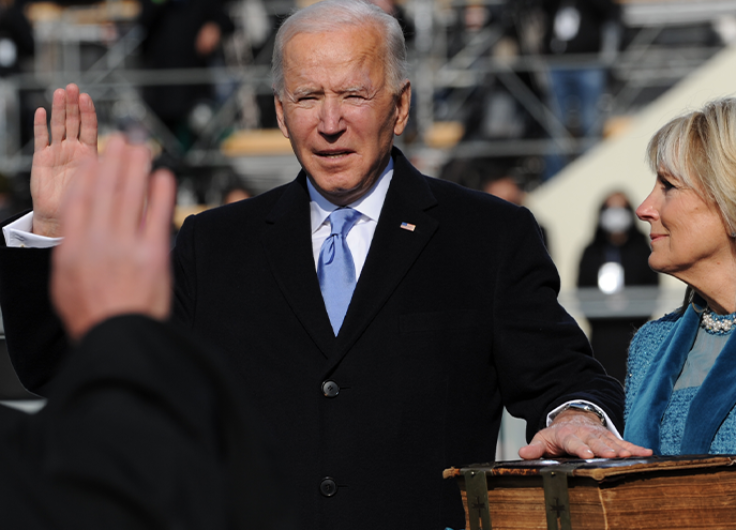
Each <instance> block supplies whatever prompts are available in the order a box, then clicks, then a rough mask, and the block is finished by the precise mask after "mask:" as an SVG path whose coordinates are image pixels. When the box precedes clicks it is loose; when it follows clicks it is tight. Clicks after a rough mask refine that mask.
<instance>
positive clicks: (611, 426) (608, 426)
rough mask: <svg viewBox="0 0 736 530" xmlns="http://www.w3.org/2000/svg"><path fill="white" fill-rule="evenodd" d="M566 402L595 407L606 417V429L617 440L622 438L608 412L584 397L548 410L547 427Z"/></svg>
mask: <svg viewBox="0 0 736 530" xmlns="http://www.w3.org/2000/svg"><path fill="white" fill-rule="evenodd" d="M568 403H587V404H588V405H590V406H591V407H595V408H596V410H597V411H598V412H600V413H601V414H602V415H603V417H604V418H605V419H606V429H608V430H609V431H611V432H612V433H613V434H614V435H615V436H616V437H617V438H618V439H619V440H623V437H622V436H621V434H620V433H619V432H618V429H617V428H616V426H615V425H614V424H613V422H612V421H611V418H609V417H608V414H606V411H605V410H603V409H602V408H600V407H599V406H598V405H596V404H595V403H591V402H590V401H588V400H586V399H573V400H571V401H567V402H565V403H563V404H562V405H560V406H559V407H557V408H556V409H555V410H553V411H552V412H550V413H549V414H547V427H549V426H550V425H551V424H552V419H553V418H554V417H555V416H556V415H557V413H559V412H560V411H561V410H562V409H563V408H565V405H567V404H568Z"/></svg>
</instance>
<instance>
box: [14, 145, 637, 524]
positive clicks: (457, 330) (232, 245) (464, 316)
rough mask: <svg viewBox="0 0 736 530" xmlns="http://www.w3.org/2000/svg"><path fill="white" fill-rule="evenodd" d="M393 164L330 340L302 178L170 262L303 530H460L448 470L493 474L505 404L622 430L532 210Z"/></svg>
mask: <svg viewBox="0 0 736 530" xmlns="http://www.w3.org/2000/svg"><path fill="white" fill-rule="evenodd" d="M393 157H394V164H395V170H394V176H393V179H392V182H391V185H390V187H389V190H388V194H387V196H386V201H385V203H384V206H383V210H382V212H381V216H380V219H379V222H378V225H377V228H376V232H375V235H374V238H373V241H372V243H371V247H370V250H369V253H368V256H367V259H366V262H365V266H364V268H363V270H362V273H361V275H360V278H359V281H358V284H357V287H356V289H355V293H354V295H353V299H352V302H351V304H350V307H349V309H348V312H347V315H346V317H345V321H344V324H343V327H342V329H341V331H340V334H339V335H338V336H337V337H335V336H334V334H333V332H332V328H331V327H330V322H329V319H328V317H327V313H326V310H325V307H324V303H323V301H322V297H321V293H320V290H319V283H318V280H317V274H316V270H315V264H314V258H313V251H312V243H311V229H310V214H309V195H308V191H307V187H306V176H305V175H304V173H302V174H300V175H299V176H298V177H297V179H296V180H295V181H294V182H292V183H290V184H287V185H285V186H282V187H280V188H277V189H275V190H273V191H270V192H268V193H265V194H263V195H260V196H258V197H255V198H253V199H249V200H246V201H242V202H240V203H235V204H232V205H228V206H225V207H222V208H217V209H214V210H210V211H207V212H204V213H202V214H199V215H197V216H194V217H190V218H189V219H187V221H186V222H185V223H184V225H183V226H182V229H181V231H180V233H179V236H178V240H177V244H176V248H175V250H174V253H173V263H174V272H175V296H176V303H175V313H176V319H177V320H178V321H179V322H180V323H183V324H184V325H185V326H187V327H188V328H191V329H193V330H195V331H196V332H197V333H198V334H200V335H201V336H203V337H205V338H206V339H207V340H209V341H210V342H212V343H214V344H216V345H217V346H219V348H220V349H221V350H223V351H224V352H225V355H226V356H227V357H228V361H229V362H230V366H231V367H232V370H234V371H235V372H236V373H237V374H238V375H239V376H240V377H241V379H242V384H243V386H244V388H245V390H246V392H247V393H248V395H249V396H250V399H251V400H252V403H253V404H255V408H256V410H257V411H258V412H259V413H260V416H261V421H262V427H263V431H264V433H265V434H266V435H267V436H270V437H271V441H272V445H273V447H274V448H275V452H276V453H277V454H280V455H281V459H282V460H283V463H285V464H286V465H287V467H288V469H289V472H290V479H289V481H288V483H287V484H283V490H284V491H283V493H284V495H283V499H282V500H283V502H284V503H285V505H289V506H293V507H295V508H296V509H297V512H298V513H299V516H300V520H301V523H302V525H303V527H304V528H307V529H314V530H344V529H347V528H349V529H351V530H360V529H365V530H375V529H378V528H380V529H389V528H396V529H406V528H417V529H422V530H424V529H427V530H428V529H437V530H444V528H445V527H450V528H462V527H464V524H465V523H464V516H463V510H462V504H461V502H460V495H459V492H458V489H457V486H456V485H455V484H454V483H453V482H451V481H443V479H442V470H443V469H445V468H447V467H450V466H462V465H466V464H471V463H477V462H484V461H485V462H487V461H491V460H493V458H494V454H495V446H496V438H497V434H498V429H499V424H500V420H501V412H502V407H503V406H504V405H505V406H506V407H507V408H508V410H509V411H510V412H511V413H512V414H513V415H516V416H519V417H523V418H525V419H526V420H527V423H528V428H527V435H528V436H529V437H530V436H531V435H533V433H535V432H536V431H537V430H539V429H540V428H542V427H543V426H544V422H545V418H546V414H547V413H548V412H549V411H550V410H551V409H552V408H554V407H555V406H557V405H559V404H561V403H564V402H565V401H568V400H571V399H580V398H583V399H588V400H591V401H594V402H595V403H597V404H599V405H600V406H601V407H602V408H603V409H604V410H605V411H606V412H607V413H608V414H609V415H610V416H611V418H613V420H614V422H616V423H617V424H618V425H619V428H620V427H621V421H622V402H623V392H622V389H621V387H620V385H619V384H618V383H617V382H616V381H615V380H613V379H611V378H609V377H608V376H606V375H605V373H604V371H603V370H602V368H601V367H600V365H599V364H598V363H597V362H596V361H595V360H594V359H593V358H592V357H591V355H590V348H589V345H588V342H587V339H586V338H585V335H584V334H583V333H582V331H581V330H580V329H579V327H578V326H577V324H576V323H575V321H574V320H573V319H572V318H571V317H570V316H569V315H568V314H567V313H566V312H565V311H564V310H563V309H562V307H561V306H560V305H559V304H558V303H557V292H558V289H559V277H558V275H557V271H556V269H555V267H554V265H553V263H552V260H551V259H550V257H549V255H548V254H547V252H546V250H545V248H544V245H543V244H542V240H541V237H540V234H539V229H538V226H537V224H536V222H535V220H534V218H533V217H532V215H531V214H530V213H529V212H528V211H527V210H525V209H523V208H518V207H516V206H513V205H511V204H509V203H507V202H504V201H502V200H500V199H497V198H495V197H492V196H490V195H486V194H482V193H479V192H474V191H471V190H468V189H465V188H462V187H460V186H457V185H455V184H452V183H448V182H444V181H440V180H436V179H432V178H429V177H426V176H423V175H421V174H420V173H419V172H418V171H417V170H416V169H415V168H414V167H413V166H412V165H411V164H410V163H409V162H408V160H407V159H406V158H405V157H404V156H403V154H402V153H401V152H400V151H399V150H397V149H394V151H393ZM404 223H406V224H405V225H404ZM402 225H403V226H402ZM412 227H413V229H412ZM0 250H2V252H0V280H4V278H5V277H10V276H11V275H14V277H19V274H21V270H22V269H25V270H26V272H27V271H28V270H29V269H31V268H33V267H35V268H37V269H38V268H42V266H41V265H38V264H36V265H33V264H32V263H30V260H31V258H29V257H18V255H19V253H20V252H23V251H24V250H25V252H30V251H29V250H27V249H0ZM10 251H13V252H10ZM39 253H43V251H36V252H34V254H39ZM3 254H5V255H7V254H11V255H12V259H6V258H5V257H4V256H3ZM36 261H38V260H36ZM11 269H13V270H11ZM3 283H5V282H0V301H1V302H2V303H3V311H4V313H5V320H6V328H7V337H8V346H9V348H10V349H11V351H12V355H13V357H14V363H15V365H16V367H18V370H19V375H20V377H21V380H22V381H25V382H26V384H27V385H30V386H34V385H35V386H36V387H38V386H41V387H42V386H43V385H45V384H46V383H47V381H48V380H49V378H51V377H52V376H53V373H54V371H55V370H56V368H55V365H56V364H57V363H58V357H59V355H61V354H58V353H57V354H52V355H49V354H48V353H47V354H38V353H33V352H34V351H36V352H37V351H38V350H39V345H38V344H36V345H33V346H35V350H34V348H33V347H29V346H24V345H23V340H24V338H20V337H18V333H14V332H12V331H11V329H16V330H17V329H20V328H21V327H22V326H23V324H22V321H23V319H24V317H21V316H19V313H18V312H17V311H16V310H15V309H14V308H13V306H14V305H15V306H21V308H22V306H23V305H24V304H26V302H24V300H25V298H26V297H24V296H21V295H20V294H18V293H15V294H13V293H12V292H10V293H9V292H8V291H14V289H12V288H11V289H5V288H4V287H3ZM10 283H12V282H10ZM34 285H35V282H34ZM15 291H17V289H16V290H15ZM26 294H27V293H26ZM6 308H7V309H6ZM36 311H38V309H37V310H36ZM27 313H28V311H26V315H27ZM25 318H27V317H25ZM44 320H49V319H48V318H45V319H44ZM49 327H51V326H50V324H49ZM44 334H45V335H47V336H48V335H50V332H49V331H46V332H45V333H44ZM25 340H28V338H27V337H26V338H25ZM34 340H35V339H31V341H34ZM39 340H40V339H39ZM45 343H46V344H47V343H48V341H46V342H45ZM48 351H52V349H49V348H47V352H48ZM58 351H60V350H58ZM54 356H55V357H57V358H56V360H54V359H52V357H54ZM327 382H331V384H329V385H325V383H327ZM193 391H196V389H193ZM333 484H334V486H333Z"/></svg>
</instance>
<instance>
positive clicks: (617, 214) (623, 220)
mask: <svg viewBox="0 0 736 530" xmlns="http://www.w3.org/2000/svg"><path fill="white" fill-rule="evenodd" d="M633 222H634V218H633V216H632V215H631V212H630V211H629V210H627V209H626V208H606V209H605V210H603V211H602V212H601V228H603V230H605V231H606V232H608V233H616V232H626V231H627V230H628V229H629V228H631V224H632V223H633Z"/></svg>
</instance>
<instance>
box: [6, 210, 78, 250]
mask: <svg viewBox="0 0 736 530" xmlns="http://www.w3.org/2000/svg"><path fill="white" fill-rule="evenodd" d="M32 230H33V212H29V213H27V214H26V215H24V216H23V217H21V218H19V219H16V220H15V221H13V222H12V223H10V224H8V225H6V226H4V227H3V236H5V244H6V245H7V246H9V247H16V248H18V247H26V248H49V247H55V246H56V245H58V244H59V243H61V242H62V240H63V239H64V238H63V237H46V236H40V235H38V234H34V233H33V232H32Z"/></svg>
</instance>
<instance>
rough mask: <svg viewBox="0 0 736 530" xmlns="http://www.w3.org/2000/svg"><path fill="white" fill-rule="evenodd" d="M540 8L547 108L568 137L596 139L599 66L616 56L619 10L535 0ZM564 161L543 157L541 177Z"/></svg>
mask: <svg viewBox="0 0 736 530" xmlns="http://www.w3.org/2000/svg"><path fill="white" fill-rule="evenodd" d="M540 6H541V8H542V10H543V12H544V14H545V20H546V25H545V33H544V40H543V46H544V49H543V52H544V53H546V54H547V56H548V57H549V106H550V109H551V110H552V112H553V114H554V115H555V117H556V118H557V120H558V121H559V123H560V124H561V125H562V126H564V127H565V128H566V129H567V131H568V133H570V134H571V135H572V136H573V137H577V138H598V137H599V136H600V134H601V131H602V130H603V120H602V116H603V113H602V112H601V107H600V104H601V96H602V95H603V94H604V93H605V91H606V88H607V85H608V82H607V75H608V71H607V68H606V66H605V65H604V64H603V63H602V61H604V60H610V59H611V57H612V56H615V53H616V50H617V48H618V40H619V37H618V26H619V24H620V19H621V8H620V7H619V6H618V4H616V3H615V2H613V0H540ZM576 55H588V57H581V58H577V59H576V58H575V56H576ZM555 128H557V127H556V126H555ZM567 162H568V159H567V157H566V156H565V155H563V154H555V155H553V156H548V157H547V161H546V163H547V167H546V168H545V172H544V178H551V177H552V176H554V175H555V174H556V173H557V172H558V171H560V170H561V169H562V168H563V167H565V165H567Z"/></svg>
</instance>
